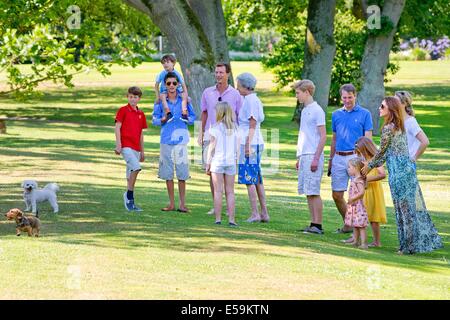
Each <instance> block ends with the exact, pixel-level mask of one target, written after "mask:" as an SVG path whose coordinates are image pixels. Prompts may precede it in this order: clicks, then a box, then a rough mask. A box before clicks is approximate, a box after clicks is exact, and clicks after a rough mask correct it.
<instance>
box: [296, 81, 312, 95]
mask: <svg viewBox="0 0 450 320" xmlns="http://www.w3.org/2000/svg"><path fill="white" fill-rule="evenodd" d="M292 87H293V88H294V90H297V89H300V90H302V91H303V92H305V91H308V92H309V94H310V95H311V96H313V95H314V92H315V91H316V86H315V85H314V82H312V81H311V80H308V79H304V80H300V81H297V82H295V83H294V84H293V85H292Z"/></svg>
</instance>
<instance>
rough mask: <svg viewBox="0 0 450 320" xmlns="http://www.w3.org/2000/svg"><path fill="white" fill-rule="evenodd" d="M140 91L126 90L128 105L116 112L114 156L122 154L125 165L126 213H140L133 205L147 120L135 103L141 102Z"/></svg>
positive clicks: (124, 195)
mask: <svg viewBox="0 0 450 320" xmlns="http://www.w3.org/2000/svg"><path fill="white" fill-rule="evenodd" d="M141 97H142V91H141V89H139V88H138V87H131V88H129V89H128V94H127V98H128V104H127V105H126V106H123V107H121V108H120V109H119V111H117V114H116V120H115V121H116V129H115V132H116V149H115V150H114V152H115V153H116V154H122V156H123V158H124V160H125V162H126V163H127V170H126V176H127V185H128V191H127V192H125V193H124V194H123V202H124V205H125V209H127V210H128V211H142V209H141V208H139V207H137V206H136V205H135V204H134V194H133V191H134V185H135V183H136V178H137V175H138V173H139V171H141V165H140V164H139V162H143V161H144V133H143V131H142V129H145V128H147V120H146V118H145V114H144V112H142V111H141V110H139V108H138V106H137V103H138V102H139V100H141Z"/></svg>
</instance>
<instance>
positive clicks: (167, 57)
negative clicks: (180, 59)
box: [161, 54, 177, 64]
mask: <svg viewBox="0 0 450 320" xmlns="http://www.w3.org/2000/svg"><path fill="white" fill-rule="evenodd" d="M167 60H168V61H170V62H173V64H175V63H177V58H175V56H174V55H173V54H165V55H163V56H162V58H161V63H164V62H165V61H167Z"/></svg>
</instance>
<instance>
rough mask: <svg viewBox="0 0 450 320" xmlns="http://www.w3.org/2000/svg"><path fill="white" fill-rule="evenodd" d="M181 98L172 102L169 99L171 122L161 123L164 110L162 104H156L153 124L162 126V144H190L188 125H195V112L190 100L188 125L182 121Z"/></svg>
mask: <svg viewBox="0 0 450 320" xmlns="http://www.w3.org/2000/svg"><path fill="white" fill-rule="evenodd" d="M181 101H182V99H181V97H180V95H178V96H177V100H176V101H174V102H172V101H170V100H169V99H167V105H168V106H169V109H170V112H171V113H172V115H173V120H172V121H171V122H166V123H164V124H163V123H161V118H162V117H163V116H164V108H163V106H162V103H161V102H159V103H156V104H155V105H154V109H153V119H152V123H153V125H155V126H161V133H160V134H161V137H160V143H162V144H170V145H176V144H188V143H189V130H188V125H193V124H194V121H195V117H196V116H195V112H194V108H193V107H192V104H191V102H190V99H188V104H187V111H188V123H185V122H184V121H182V120H181Z"/></svg>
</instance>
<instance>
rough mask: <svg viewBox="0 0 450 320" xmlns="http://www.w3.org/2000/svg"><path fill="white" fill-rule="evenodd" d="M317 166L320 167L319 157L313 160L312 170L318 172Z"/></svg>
mask: <svg viewBox="0 0 450 320" xmlns="http://www.w3.org/2000/svg"><path fill="white" fill-rule="evenodd" d="M317 168H319V159H316V158H314V159H313V161H312V162H311V171H312V172H316V171H317Z"/></svg>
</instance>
